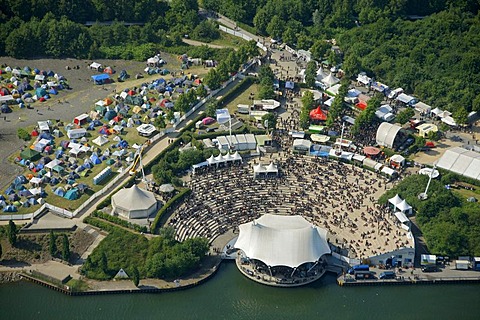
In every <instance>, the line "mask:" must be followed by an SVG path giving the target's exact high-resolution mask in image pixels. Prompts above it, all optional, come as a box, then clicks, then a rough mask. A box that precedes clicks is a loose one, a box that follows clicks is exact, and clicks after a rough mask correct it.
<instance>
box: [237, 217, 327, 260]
mask: <svg viewBox="0 0 480 320" xmlns="http://www.w3.org/2000/svg"><path fill="white" fill-rule="evenodd" d="M239 228H240V235H239V237H238V239H237V242H236V243H235V248H238V249H241V250H243V252H245V254H246V256H247V257H249V258H250V259H256V260H260V261H262V262H264V263H265V264H267V265H268V266H288V267H291V268H295V267H298V266H300V265H301V264H303V263H306V262H315V261H317V260H318V259H320V257H321V256H322V255H324V254H328V253H330V252H331V251H330V247H329V245H328V243H327V240H326V239H327V231H326V230H325V229H322V228H319V227H316V226H314V225H312V224H311V223H309V222H308V221H307V220H305V219H304V218H303V217H301V216H281V215H271V214H265V215H263V216H262V217H260V218H259V219H256V220H254V221H251V222H248V223H244V224H242V225H240V227H239Z"/></svg>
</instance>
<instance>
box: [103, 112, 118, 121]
mask: <svg viewBox="0 0 480 320" xmlns="http://www.w3.org/2000/svg"><path fill="white" fill-rule="evenodd" d="M116 116H117V113H116V112H115V111H114V110H108V111H107V112H106V113H105V116H104V117H103V118H104V119H105V120H107V121H110V120H112V119H113V118H115V117H116Z"/></svg>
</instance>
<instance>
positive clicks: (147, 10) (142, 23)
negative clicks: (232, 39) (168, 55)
mask: <svg viewBox="0 0 480 320" xmlns="http://www.w3.org/2000/svg"><path fill="white" fill-rule="evenodd" d="M87 21H93V22H94V24H93V25H91V26H90V27H87V26H86V25H85V22H87ZM123 21H127V22H138V23H139V24H138V25H131V26H128V27H127V26H126V25H125V24H124V23H123ZM95 22H99V23H95ZM101 22H109V23H110V24H102V23H101ZM0 26H1V28H0V55H8V56H12V57H15V58H32V57H38V56H48V57H53V58H60V57H73V58H79V59H86V58H89V59H94V58H120V59H136V60H143V59H145V58H146V57H148V56H149V55H151V54H152V53H154V52H155V50H159V48H170V47H175V46H182V45H183V43H182V37H184V36H185V35H190V36H191V37H192V38H195V39H198V40H201V41H207V42H209V41H211V40H214V39H217V38H218V37H219V36H220V33H219V30H218V26H217V24H216V23H215V22H213V21H208V20H205V19H202V18H201V17H200V16H199V15H198V3H197V1H196V0H189V1H183V0H172V1H168V2H166V1H156V0H137V1H119V0H114V1H106V0H90V1H88V0H87V1H80V0H65V1H60V2H58V1H50V0H45V1H44V0H42V1H38V0H37V1H35V0H30V1H28V0H25V1H10V0H7V1H5V2H2V3H1V4H0ZM183 46H184V45H183ZM183 53H184V52H182V54H183Z"/></svg>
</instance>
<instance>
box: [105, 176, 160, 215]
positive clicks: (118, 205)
mask: <svg viewBox="0 0 480 320" xmlns="http://www.w3.org/2000/svg"><path fill="white" fill-rule="evenodd" d="M112 207H113V211H114V212H116V213H117V214H119V215H121V216H123V217H126V218H128V219H139V218H140V219H141V218H148V216H150V215H151V214H152V213H154V212H155V211H156V210H157V199H156V198H155V194H153V193H152V192H150V191H147V190H144V189H140V188H139V187H137V185H136V184H134V185H133V186H132V187H131V188H125V189H121V190H120V191H118V192H117V193H116V194H114V195H113V196H112Z"/></svg>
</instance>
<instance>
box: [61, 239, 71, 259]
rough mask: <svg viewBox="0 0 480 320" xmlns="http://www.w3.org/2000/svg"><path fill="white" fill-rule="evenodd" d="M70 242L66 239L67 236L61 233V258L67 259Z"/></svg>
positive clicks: (68, 257)
mask: <svg viewBox="0 0 480 320" xmlns="http://www.w3.org/2000/svg"><path fill="white" fill-rule="evenodd" d="M70 255H71V253H70V242H69V241H68V236H67V235H66V234H63V239H62V259H63V260H65V261H68V260H69V259H70Z"/></svg>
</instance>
